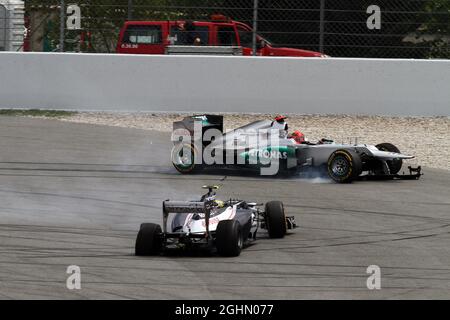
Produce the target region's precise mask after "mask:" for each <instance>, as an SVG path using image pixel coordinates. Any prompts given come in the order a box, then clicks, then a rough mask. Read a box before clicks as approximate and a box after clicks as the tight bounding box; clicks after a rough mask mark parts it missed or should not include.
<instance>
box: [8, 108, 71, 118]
mask: <svg viewBox="0 0 450 320" xmlns="http://www.w3.org/2000/svg"><path fill="white" fill-rule="evenodd" d="M75 114H77V112H75V111H62V110H41V109H0V116H15V117H17V116H28V117H48V118H59V117H70V116H73V115H75Z"/></svg>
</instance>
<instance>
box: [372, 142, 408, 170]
mask: <svg viewBox="0 0 450 320" xmlns="http://www.w3.org/2000/svg"><path fill="white" fill-rule="evenodd" d="M375 147H377V149H378V150H380V151H388V152H396V153H400V150H399V149H398V148H397V147H396V146H394V145H393V144H392V143H387V142H386V143H380V144H377V145H376V146H375ZM386 163H387V165H388V167H389V171H390V172H391V174H397V173H398V172H399V171H400V170H401V169H402V166H403V160H402V159H396V160H388V161H386Z"/></svg>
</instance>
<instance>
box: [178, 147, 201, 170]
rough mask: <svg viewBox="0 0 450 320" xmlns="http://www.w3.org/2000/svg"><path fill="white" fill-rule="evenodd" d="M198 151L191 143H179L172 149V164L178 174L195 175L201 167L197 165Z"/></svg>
mask: <svg viewBox="0 0 450 320" xmlns="http://www.w3.org/2000/svg"><path fill="white" fill-rule="evenodd" d="M196 154H197V150H196V148H195V147H194V145H192V144H190V143H178V144H176V145H175V146H174V147H173V148H172V153H171V160H172V164H173V166H174V167H175V169H177V171H178V172H180V173H183V174H188V173H195V172H196V171H198V170H199V169H200V167H201V166H200V165H198V164H196V163H195V156H196Z"/></svg>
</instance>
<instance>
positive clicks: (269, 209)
mask: <svg viewBox="0 0 450 320" xmlns="http://www.w3.org/2000/svg"><path fill="white" fill-rule="evenodd" d="M265 221H266V228H267V232H268V233H269V237H271V238H283V237H284V235H285V234H286V232H287V226H286V216H285V214H284V206H283V202H281V201H270V202H267V203H266V207H265Z"/></svg>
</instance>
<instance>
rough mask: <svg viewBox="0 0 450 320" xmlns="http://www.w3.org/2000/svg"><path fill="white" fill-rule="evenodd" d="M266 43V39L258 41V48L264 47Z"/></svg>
mask: <svg viewBox="0 0 450 320" xmlns="http://www.w3.org/2000/svg"><path fill="white" fill-rule="evenodd" d="M266 45H267V43H266V41H264V40H260V41H259V42H258V49H262V48H264V47H265V46H266Z"/></svg>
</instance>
